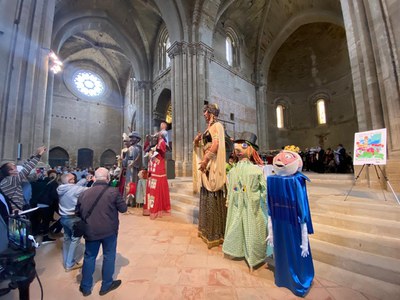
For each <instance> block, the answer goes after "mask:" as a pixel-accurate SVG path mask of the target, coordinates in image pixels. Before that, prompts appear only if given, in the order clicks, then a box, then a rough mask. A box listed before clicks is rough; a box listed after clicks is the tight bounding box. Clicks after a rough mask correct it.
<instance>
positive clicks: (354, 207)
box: [312, 198, 400, 222]
mask: <svg viewBox="0 0 400 300" xmlns="http://www.w3.org/2000/svg"><path fill="white" fill-rule="evenodd" d="M348 200H351V201H348ZM348 200H346V202H344V200H341V201H340V200H332V199H319V200H316V201H314V202H313V205H312V212H325V211H328V212H331V213H340V214H344V215H352V216H364V217H371V218H379V219H384V220H392V221H397V222H400V205H398V204H396V203H394V202H391V201H387V202H386V203H376V202H374V203H369V202H366V201H354V199H353V198H352V199H348Z"/></svg>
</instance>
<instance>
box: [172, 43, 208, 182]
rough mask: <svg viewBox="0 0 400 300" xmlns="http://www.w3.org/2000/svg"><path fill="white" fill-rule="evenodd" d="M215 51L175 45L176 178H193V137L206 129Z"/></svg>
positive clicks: (174, 143)
mask: <svg viewBox="0 0 400 300" xmlns="http://www.w3.org/2000/svg"><path fill="white" fill-rule="evenodd" d="M212 52H213V51H212V49H211V48H209V47H208V46H206V45H205V44H203V43H194V44H188V43H186V42H175V43H174V44H173V45H172V46H171V47H170V49H169V50H168V54H169V56H170V58H171V78H172V91H171V97H172V99H171V101H172V115H173V122H174V126H173V134H174V140H173V145H172V151H173V154H172V157H173V159H174V160H175V173H176V176H191V175H192V153H193V145H192V142H193V138H194V136H195V134H196V133H197V132H198V131H201V130H203V129H202V128H204V120H203V117H202V107H203V104H204V100H207V96H208V94H209V92H208V85H207V78H208V66H209V61H208V58H209V57H211V55H212Z"/></svg>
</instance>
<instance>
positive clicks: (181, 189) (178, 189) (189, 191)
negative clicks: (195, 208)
mask: <svg viewBox="0 0 400 300" xmlns="http://www.w3.org/2000/svg"><path fill="white" fill-rule="evenodd" d="M169 191H170V193H181V194H186V195H195V194H194V193H193V188H192V187H188V186H184V185H182V186H179V185H177V186H172V187H170V188H169Z"/></svg>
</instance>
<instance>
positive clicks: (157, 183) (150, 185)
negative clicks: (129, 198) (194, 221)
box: [143, 136, 171, 219]
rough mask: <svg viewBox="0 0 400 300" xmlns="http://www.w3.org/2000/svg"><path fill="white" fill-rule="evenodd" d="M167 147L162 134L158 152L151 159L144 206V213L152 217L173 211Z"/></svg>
mask: <svg viewBox="0 0 400 300" xmlns="http://www.w3.org/2000/svg"><path fill="white" fill-rule="evenodd" d="M166 148H167V145H166V143H165V140H164V139H163V138H162V137H161V136H160V137H159V138H158V143H157V146H156V151H157V152H158V154H157V155H156V156H155V157H152V158H150V160H149V165H148V174H149V178H148V180H147V186H146V197H145V198H146V203H145V204H144V206H143V215H149V214H150V218H151V219H155V218H157V217H162V216H163V215H170V213H171V202H170V198H169V188H168V181H167V175H166V170H165V152H166Z"/></svg>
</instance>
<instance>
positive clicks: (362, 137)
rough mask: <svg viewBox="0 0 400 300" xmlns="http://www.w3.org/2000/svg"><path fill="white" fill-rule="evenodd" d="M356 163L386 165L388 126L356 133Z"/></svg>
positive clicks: (354, 160)
mask: <svg viewBox="0 0 400 300" xmlns="http://www.w3.org/2000/svg"><path fill="white" fill-rule="evenodd" d="M353 164H354V165H365V164H371V165H386V128H383V129H376V130H370V131H364V132H356V133H355V134H354V157H353Z"/></svg>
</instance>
